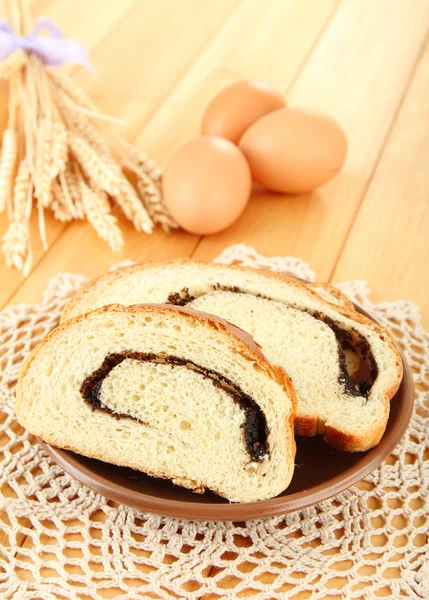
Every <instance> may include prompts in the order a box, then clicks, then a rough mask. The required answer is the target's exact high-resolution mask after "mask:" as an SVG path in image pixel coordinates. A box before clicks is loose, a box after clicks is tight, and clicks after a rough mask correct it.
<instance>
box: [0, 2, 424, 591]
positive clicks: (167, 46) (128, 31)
mask: <svg viewBox="0 0 429 600" xmlns="http://www.w3.org/2000/svg"><path fill="white" fill-rule="evenodd" d="M32 6H33V9H34V11H33V12H34V16H39V15H45V16H48V17H50V18H52V19H54V20H55V21H56V22H57V23H58V24H59V25H60V26H61V27H62V28H64V30H65V31H66V33H67V35H68V36H69V37H71V38H75V39H79V40H81V41H83V42H84V43H85V44H86V45H87V46H88V49H89V51H90V56H91V61H92V64H93V65H94V67H95V70H94V71H92V72H86V71H84V70H82V69H78V68H76V67H73V66H72V67H68V69H69V70H70V71H72V72H73V74H74V76H75V78H76V81H77V82H78V83H79V84H81V85H83V86H85V88H86V89H87V90H88V91H89V93H90V94H91V96H92V97H93V98H94V99H95V101H96V102H97V103H98V104H99V106H100V108H101V109H102V110H103V111H105V112H107V113H110V114H112V115H115V116H117V117H121V118H123V119H125V120H126V121H127V126H126V128H125V129H124V135H125V136H126V137H127V139H129V140H132V141H134V142H135V144H136V145H137V146H138V147H139V148H141V149H142V150H144V151H145V152H146V153H148V154H149V155H150V156H152V157H153V158H154V159H155V160H156V161H158V162H159V163H160V164H161V166H162V165H163V164H164V163H165V161H166V159H167V158H168V157H169V155H171V153H172V152H173V151H174V150H175V149H176V148H178V147H179V146H180V145H181V144H182V143H183V142H184V141H185V140H187V139H189V138H190V137H192V136H194V135H197V134H198V128H199V121H200V118H201V115H202V112H203V111H204V108H205V106H206V105H207V103H208V101H209V100H210V98H211V97H212V96H213V95H214V94H215V93H216V92H217V91H218V90H220V89H221V88H222V87H224V86H225V85H228V84H230V83H232V82H234V81H237V80H241V79H248V78H256V79H262V80H265V81H267V82H269V83H270V84H272V85H273V86H275V87H276V88H277V89H279V90H280V91H281V92H282V93H284V95H285V96H286V97H287V99H288V103H289V104H290V105H293V106H312V107H315V108H318V109H320V110H324V111H327V112H328V113H330V114H332V115H333V116H335V117H336V118H337V119H338V120H339V121H340V122H341V123H342V125H343V127H344V129H345V130H346V132H347V134H348V137H349V141H350V148H349V154H348V159H347V164H346V167H345V168H344V170H343V172H342V173H341V174H340V176H338V177H337V178H336V179H335V180H334V181H332V182H331V183H329V184H328V185H326V186H324V187H323V188H321V189H319V190H317V192H314V193H313V194H306V195H302V196H297V197H282V196H277V195H270V194H269V193H265V192H264V193H262V192H260V193H257V194H254V197H252V199H251V201H250V203H249V206H248V208H247V209H246V211H245V213H244V214H243V215H242V217H241V218H240V219H239V221H238V222H237V223H236V224H234V225H233V226H232V227H230V228H229V229H227V230H226V231H225V232H223V233H221V234H218V235H215V236H212V237H203V238H200V237H197V236H194V235H189V234H185V233H183V232H179V233H174V234H171V235H167V234H165V233H163V232H161V231H157V232H156V233H154V234H153V235H152V236H146V235H144V234H137V233H136V232H135V231H133V230H132V228H131V226H130V225H129V224H128V223H127V222H125V221H121V225H122V227H123V229H124V231H125V234H126V242H127V244H126V248H125V250H124V252H123V253H122V254H114V253H112V252H111V251H110V250H109V249H108V247H107V246H106V245H105V244H104V243H103V242H101V241H100V240H99V239H98V238H97V237H96V234H95V233H94V232H93V230H92V229H91V227H90V226H89V225H87V224H85V223H81V222H76V223H72V224H69V225H67V224H61V223H58V222H56V221H54V219H52V218H48V219H47V232H48V241H49V250H48V252H46V253H44V252H43V250H42V247H41V244H40V241H38V235H37V223H36V222H34V223H33V240H34V247H33V250H34V265H33V269H32V271H31V273H30V275H29V277H28V279H26V280H23V279H22V277H21V275H20V274H19V273H18V272H16V271H13V270H10V269H8V268H7V267H6V266H5V265H4V264H3V263H1V264H0V281H1V284H0V305H1V306H4V305H6V304H8V303H12V304H15V303H18V302H37V301H39V300H40V299H41V296H42V292H43V290H44V288H45V287H46V285H47V283H48V280H49V278H50V277H52V276H53V275H55V274H57V273H60V272H64V271H68V272H76V273H84V274H85V275H88V276H91V277H92V276H95V275H98V274H99V273H102V272H103V271H105V270H106V269H107V268H108V267H109V266H110V265H112V264H114V263H116V262H119V261H120V260H123V259H125V258H130V259H133V260H138V261H143V262H144V261H154V260H163V259H169V258H175V257H193V258H196V259H204V260H210V259H212V258H213V257H215V256H216V255H217V254H218V253H219V252H220V251H221V250H222V249H223V248H225V247H226V246H228V245H230V244H233V243H237V242H245V243H247V244H250V245H253V246H254V247H255V248H256V249H257V250H258V251H259V252H262V253H265V254H267V255H295V256H299V257H301V258H303V259H305V260H306V261H308V262H309V263H310V265H311V267H312V268H313V269H314V270H315V272H316V274H317V278H318V279H319V280H322V281H333V282H339V281H344V280H348V279H365V280H366V281H367V282H368V284H369V287H370V288H371V290H372V298H373V299H374V300H375V301H377V300H397V299H409V300H412V301H414V302H416V303H417V304H419V305H420V306H421V309H422V315H423V321H424V323H425V324H426V325H429V294H428V284H427V281H428V275H429V269H428V264H429V241H428V237H429V44H428V31H429V0H343V1H341V0H264V1H262V0H216V2H201V1H200V0H182V1H181V2H177V1H175V0H156V1H154V0H150V1H149V0H121V1H118V0H91V1H88V0H34V1H33V2H32ZM0 92H1V94H2V95H1V98H2V103H1V106H0V119H1V121H2V122H3V123H5V120H6V104H7V103H6V102H5V100H6V96H5V94H4V86H3V84H2V87H1V89H0ZM5 225H6V224H5V219H4V217H2V220H1V221H0V234H1V235H2V234H3V232H4V230H5ZM109 597H114V596H113V595H111V596H109ZM305 597H307V596H305ZM206 600H207V599H206Z"/></svg>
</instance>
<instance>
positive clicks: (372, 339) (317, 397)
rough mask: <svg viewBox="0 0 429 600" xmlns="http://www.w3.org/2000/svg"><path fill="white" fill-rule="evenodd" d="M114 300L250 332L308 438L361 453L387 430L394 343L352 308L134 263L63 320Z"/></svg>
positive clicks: (80, 300)
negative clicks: (292, 392)
mask: <svg viewBox="0 0 429 600" xmlns="http://www.w3.org/2000/svg"><path fill="white" fill-rule="evenodd" d="M220 292H224V293H223V294H221V293H220ZM234 298H235V300H234ZM112 302H119V303H122V304H125V305H128V304H134V303H136V302H171V303H173V304H181V305H185V304H188V305H189V306H194V307H195V308H197V307H199V308H201V309H204V310H205V311H208V312H213V313H214V314H218V315H219V316H222V317H224V318H227V319H229V320H230V321H231V322H233V323H235V324H236V325H238V326H240V327H242V328H243V329H245V330H246V331H248V332H249V333H251V335H252V336H253V337H254V338H255V340H256V341H257V342H258V343H260V344H261V345H262V348H263V351H264V352H265V353H266V354H267V356H268V358H269V360H271V362H272V363H273V364H277V365H279V366H281V367H282V368H284V369H285V371H286V372H287V373H288V374H289V375H290V376H291V378H292V380H293V383H294V385H295V388H296V390H297V395H298V411H297V417H296V420H295V431H296V432H297V433H298V434H300V435H307V436H312V435H315V434H317V433H319V434H322V433H323V434H324V437H325V439H326V441H327V442H328V443H329V444H331V445H332V446H334V447H336V448H339V449H341V450H347V451H363V450H367V449H369V448H371V447H372V446H374V445H376V444H377V443H378V442H379V441H380V439H381V437H382V435H383V433H384V431H385V428H386V424H387V420H388V416H389V400H390V399H391V398H392V397H393V395H394V394H395V393H396V391H397V389H398V387H399V384H400V382H401V378H402V361H401V358H400V355H399V352H398V349H397V347H396V344H395V342H394V341H393V339H392V337H391V336H390V334H389V333H388V331H387V330H386V329H384V328H383V327H380V326H379V325H377V324H375V323H374V322H373V321H371V320H370V319H368V318H367V317H365V316H363V315H362V314H360V313H359V312H357V311H356V310H354V309H350V308H349V307H348V306H347V305H345V306H344V305H343V306H340V305H339V304H338V303H337V304H333V303H332V302H327V301H326V300H324V299H323V298H322V297H321V296H320V295H319V294H318V293H316V292H315V291H314V290H313V289H310V288H309V287H308V286H306V285H305V284H304V283H302V282H300V281H298V280H296V279H293V278H290V277H286V276H284V275H281V274H279V273H272V272H268V271H259V270H255V269H249V268H243V267H237V266H229V265H228V266H227V265H222V264H204V263H196V262H193V261H173V262H169V263H153V264H148V265H135V266H132V267H126V268H124V269H122V270H120V271H117V272H113V273H109V274H107V275H104V276H102V277H100V278H99V279H96V280H95V281H93V282H91V283H90V284H88V285H87V286H85V287H84V288H83V289H82V290H81V291H79V292H78V293H77V294H76V295H75V296H74V297H73V298H72V299H71V300H70V301H69V303H68V304H67V305H66V307H65V309H64V313H63V319H66V318H68V317H70V316H73V315H76V314H79V313H84V312H86V311H88V310H91V309H93V308H96V307H99V306H102V305H104V304H109V303H112ZM345 353H347V354H348V355H349V362H350V360H351V361H353V356H356V355H357V356H358V357H359V359H360V361H361V363H362V364H361V366H360V369H359V372H360V373H361V375H359V373H358V374H357V375H355V377H354V381H352V380H351V378H350V375H351V372H353V371H355V369H356V362H354V366H349V369H350V372H347V368H346V366H345V362H346V358H345ZM350 365H351V363H350ZM365 371H366V372H365Z"/></svg>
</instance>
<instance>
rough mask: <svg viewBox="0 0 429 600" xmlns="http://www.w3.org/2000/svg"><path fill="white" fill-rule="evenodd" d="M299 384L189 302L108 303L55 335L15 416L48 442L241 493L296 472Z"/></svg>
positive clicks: (32, 368)
mask: <svg viewBox="0 0 429 600" xmlns="http://www.w3.org/2000/svg"><path fill="white" fill-rule="evenodd" d="M295 405H296V397H295V392H294V389H293V386H292V385H291V383H290V381H289V380H288V378H287V377H286V375H285V374H284V372H283V371H282V370H281V369H279V368H273V367H272V366H271V365H270V364H269V363H268V362H267V361H266V359H265V358H264V356H263V355H262V353H261V351H260V349H259V347H258V346H257V345H256V344H255V343H254V341H253V340H252V339H251V337H250V336H249V335H248V334H247V333H245V332H242V331H241V330H239V329H238V328H236V327H234V326H232V325H230V324H229V323H226V322H225V321H224V320H222V319H217V318H214V317H213V316H212V315H204V314H202V313H199V312H197V311H195V310H192V309H189V308H181V307H179V308H178V307H174V306H173V307H172V306H167V307H166V306H160V305H151V306H147V305H140V306H133V307H129V308H125V307H123V306H118V305H113V306H106V307H104V308H101V309H99V310H96V311H94V312H91V313H89V314H86V315H83V316H80V317H76V318H74V319H72V320H70V321H68V322H67V323H66V324H64V325H62V326H60V327H58V328H57V329H55V330H54V331H53V332H52V333H50V334H49V335H48V336H47V337H46V338H45V339H44V340H43V341H42V342H41V343H40V344H39V345H38V346H37V348H36V349H35V350H34V351H33V353H32V354H31V356H30V357H29V359H28V360H27V361H26V363H25V365H24V366H23V369H22V371H21V373H20V377H19V381H18V390H17V404H16V409H17V415H18V419H19V421H20V423H21V424H22V425H23V426H24V427H25V428H26V429H28V430H29V431H30V432H31V433H33V434H35V435H38V436H40V437H41V438H42V439H43V440H45V441H46V442H48V443H49V444H52V445H54V446H58V447H61V448H66V449H70V450H73V451H74V452H77V453H79V454H83V455H85V456H89V457H92V458H97V459H100V460H103V461H105V462H109V463H113V464H116V465H122V466H127V467H132V468H133V469H137V470H139V471H143V472H145V473H148V474H149V475H153V476H156V477H163V478H168V479H171V480H172V481H173V482H174V483H176V484H178V485H182V486H184V487H188V488H191V489H193V490H195V491H199V492H200V491H203V490H204V488H209V489H211V490H213V491H215V492H216V493H218V494H220V495H221V496H224V497H225V498H227V499H228V500H230V501H233V502H251V501H256V500H262V499H266V498H271V497H274V496H276V495H278V494H279V493H280V492H282V491H283V490H284V489H285V488H287V486H288V485H289V482H290V480H291V477H292V473H293V467H294V456H295V441H294V436H293V418H294V410H295Z"/></svg>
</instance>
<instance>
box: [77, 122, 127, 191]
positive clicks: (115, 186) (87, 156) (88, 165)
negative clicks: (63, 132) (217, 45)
mask: <svg viewBox="0 0 429 600" xmlns="http://www.w3.org/2000/svg"><path fill="white" fill-rule="evenodd" d="M69 148H70V150H71V151H72V152H73V154H74V156H75V158H76V159H77V161H78V162H79V165H80V166H81V168H82V169H83V171H84V172H85V174H86V175H87V176H88V177H89V178H91V179H92V180H93V181H94V182H95V183H96V185H97V187H100V188H101V189H102V190H104V191H106V192H107V193H108V194H110V195H111V196H114V195H115V194H117V193H118V192H119V185H120V181H121V177H120V175H119V174H118V172H117V171H116V169H112V166H111V165H110V164H108V163H106V162H105V160H104V159H103V156H101V155H99V154H98V153H97V152H96V151H95V150H94V149H93V148H92V147H91V146H90V145H89V144H88V142H87V141H86V140H84V139H83V138H82V137H80V136H79V135H76V134H73V133H70V134H69Z"/></svg>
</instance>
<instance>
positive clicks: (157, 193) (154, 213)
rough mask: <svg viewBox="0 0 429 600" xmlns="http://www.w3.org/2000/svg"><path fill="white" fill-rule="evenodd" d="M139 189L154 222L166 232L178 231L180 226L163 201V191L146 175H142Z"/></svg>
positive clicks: (138, 183) (138, 184)
mask: <svg viewBox="0 0 429 600" xmlns="http://www.w3.org/2000/svg"><path fill="white" fill-rule="evenodd" d="M137 189H138V191H139V193H140V197H141V199H142V200H143V202H144V205H145V207H146V210H147V212H148V214H149V216H150V218H151V219H152V221H153V222H154V223H156V224H158V225H160V226H161V227H162V229H163V230H164V231H170V229H177V228H178V225H177V224H176V223H175V221H174V220H173V217H172V216H171V215H170V213H169V212H168V210H167V207H166V206H165V204H164V202H163V201H162V195H161V190H160V189H159V187H158V186H157V185H156V184H155V183H154V182H153V180H152V179H150V177H149V176H148V175H146V174H145V173H142V174H141V176H140V178H139V180H138V182H137Z"/></svg>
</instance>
